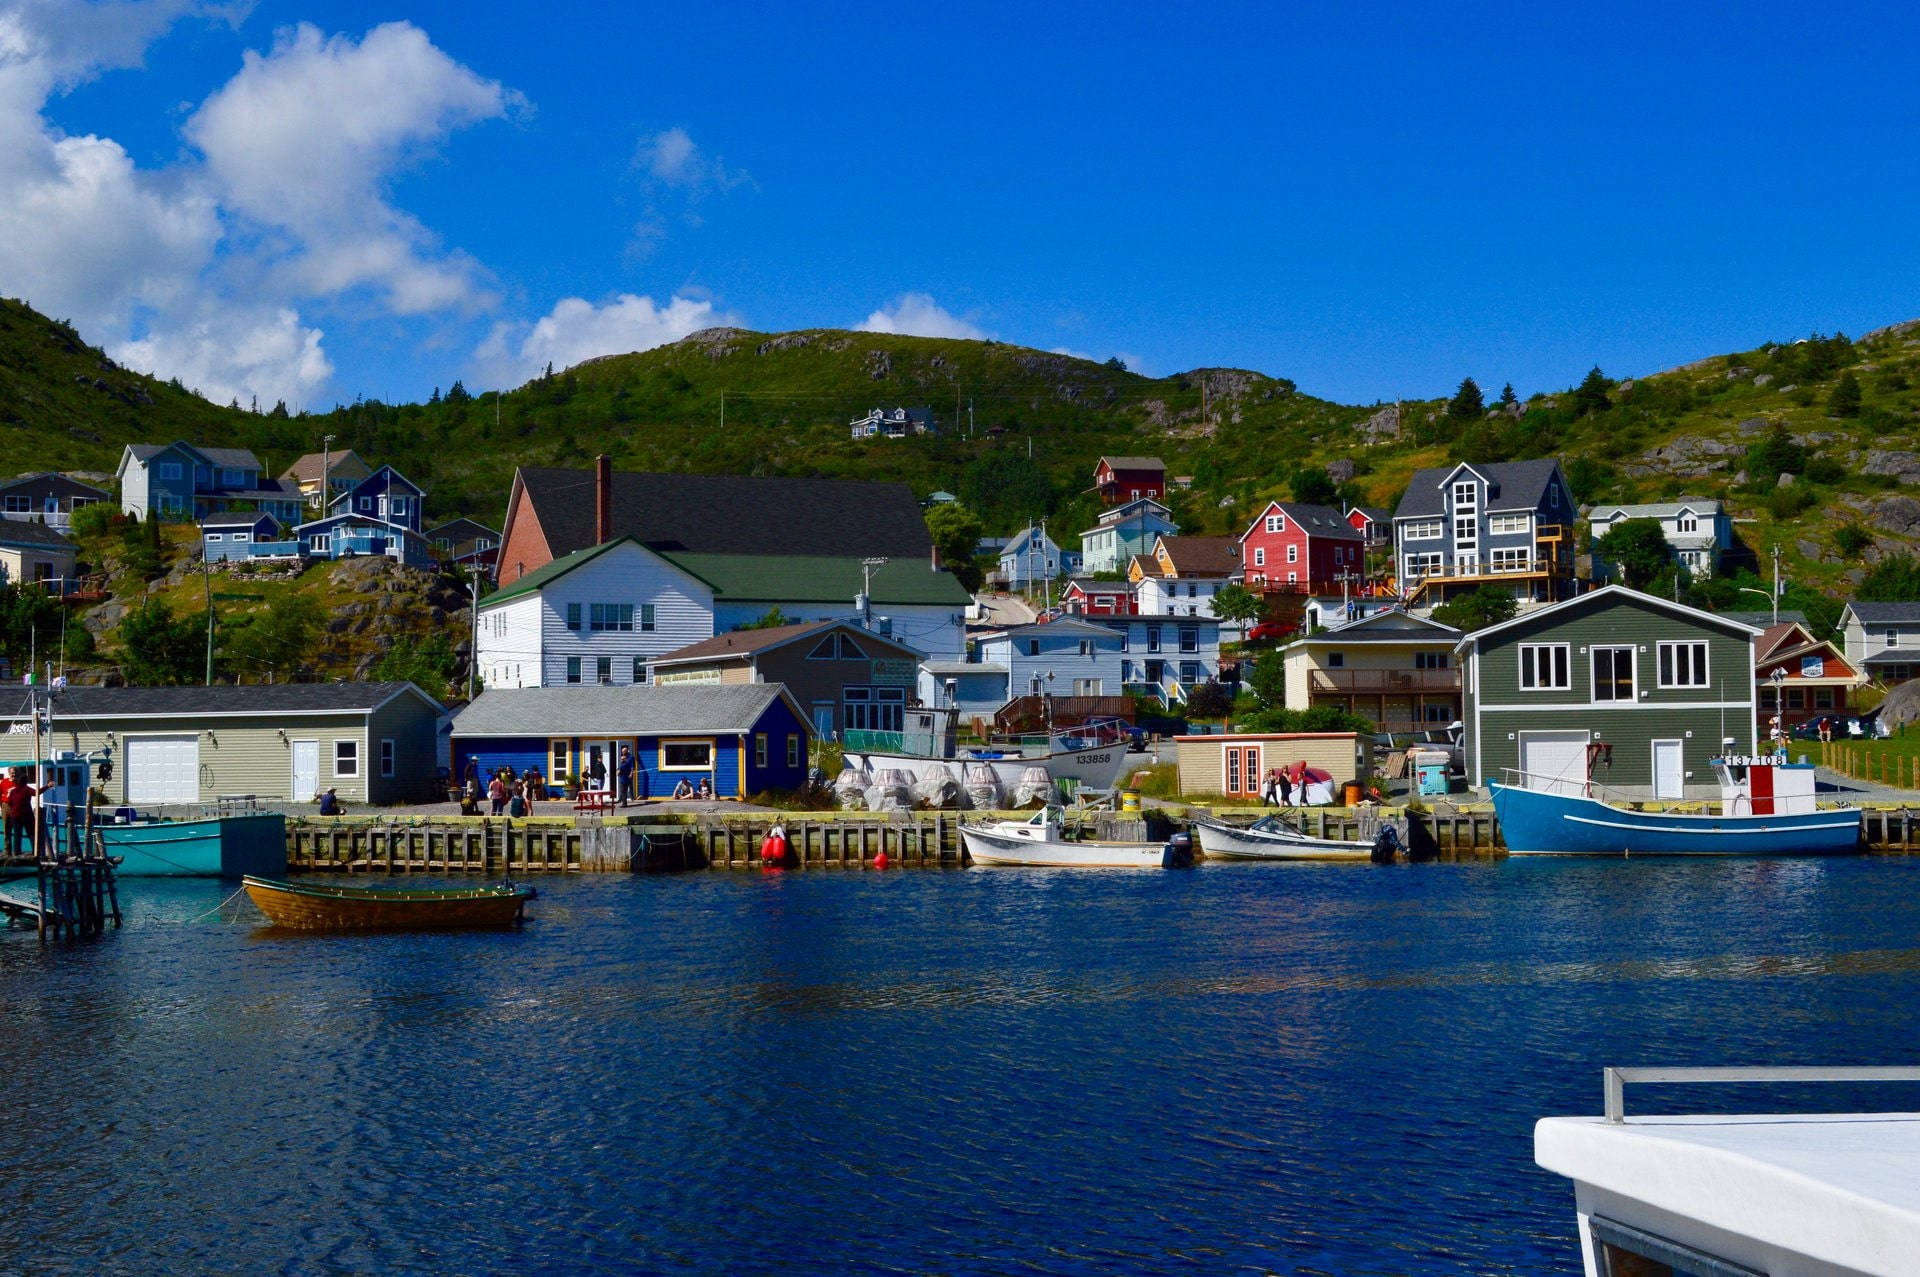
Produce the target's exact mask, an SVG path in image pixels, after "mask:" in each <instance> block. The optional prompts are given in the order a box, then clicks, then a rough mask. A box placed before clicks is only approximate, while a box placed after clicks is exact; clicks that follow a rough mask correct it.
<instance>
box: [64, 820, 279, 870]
mask: <svg viewBox="0 0 1920 1277" xmlns="http://www.w3.org/2000/svg"><path fill="white" fill-rule="evenodd" d="M94 832H95V833H97V834H98V835H99V836H100V841H101V842H103V843H104V844H106V850H107V854H108V855H109V856H118V857H120V875H121V876H122V877H132V878H241V877H245V876H246V875H248V874H252V875H254V876H255V877H267V878H277V877H282V876H284V875H285V874H286V872H287V818H286V817H285V816H283V815H281V814H280V813H279V812H266V813H258V814H249V815H238V816H210V817H208V818H206V819H205V820H154V821H139V822H135V823H133V824H128V825H95V826H94Z"/></svg>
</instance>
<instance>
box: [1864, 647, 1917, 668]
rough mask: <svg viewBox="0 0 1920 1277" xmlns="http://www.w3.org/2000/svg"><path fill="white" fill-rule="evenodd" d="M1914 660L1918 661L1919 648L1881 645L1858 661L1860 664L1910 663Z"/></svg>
mask: <svg viewBox="0 0 1920 1277" xmlns="http://www.w3.org/2000/svg"><path fill="white" fill-rule="evenodd" d="M1915 661H1920V648H1913V647H1883V648H1881V649H1880V650H1879V651H1877V652H1874V653H1872V654H1871V655H1869V656H1868V657H1867V658H1866V659H1865V660H1863V661H1861V662H1860V663H1861V664H1862V665H1912V664H1913V663H1914V662H1915Z"/></svg>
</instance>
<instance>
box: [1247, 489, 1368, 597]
mask: <svg viewBox="0 0 1920 1277" xmlns="http://www.w3.org/2000/svg"><path fill="white" fill-rule="evenodd" d="M1240 562H1241V564H1242V570H1243V571H1244V572H1245V574H1246V582H1247V588H1248V589H1250V590H1258V591H1264V592H1266V593H1284V594H1338V593H1340V585H1341V578H1342V577H1343V576H1345V577H1348V578H1349V579H1348V581H1347V586H1348V588H1349V589H1350V590H1352V591H1353V592H1354V593H1358V592H1359V590H1360V588H1361V587H1362V586H1363V585H1365V584H1366V538H1365V536H1364V535H1363V534H1362V533H1361V532H1360V531H1359V530H1358V529H1356V528H1355V527H1354V526H1353V525H1352V524H1351V523H1349V522H1347V517H1346V516H1345V515H1343V514H1341V513H1340V511H1338V510H1336V509H1334V508H1333V507H1332V506H1325V505H1303V504H1301V503H1299V502H1297V501H1270V502H1268V503H1267V508H1266V509H1264V510H1262V511H1260V513H1258V514H1256V515H1254V516H1253V522H1251V523H1249V524H1248V525H1247V530H1246V531H1245V532H1242V533H1241V534H1240Z"/></svg>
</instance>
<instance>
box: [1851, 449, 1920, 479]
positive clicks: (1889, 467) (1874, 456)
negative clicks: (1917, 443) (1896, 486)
mask: <svg viewBox="0 0 1920 1277" xmlns="http://www.w3.org/2000/svg"><path fill="white" fill-rule="evenodd" d="M1860 473H1861V474H1877V475H1893V476H1895V477H1896V478H1898V479H1899V480H1900V482H1902V483H1920V453H1914V452H1896V451H1889V450H1883V449H1880V448H1873V449H1870V450H1868V452H1867V455H1866V456H1865V457H1864V458H1862V459H1861V461H1860Z"/></svg>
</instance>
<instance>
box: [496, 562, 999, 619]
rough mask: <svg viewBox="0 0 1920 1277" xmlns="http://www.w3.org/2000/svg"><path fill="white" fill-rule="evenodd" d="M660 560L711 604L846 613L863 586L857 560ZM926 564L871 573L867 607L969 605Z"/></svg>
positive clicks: (945, 576)
mask: <svg viewBox="0 0 1920 1277" xmlns="http://www.w3.org/2000/svg"><path fill="white" fill-rule="evenodd" d="M661 557H662V558H664V559H666V560H667V561H668V562H669V563H672V564H675V565H676V566H678V567H680V568H682V569H684V570H685V571H688V572H691V573H692V574H693V575H695V576H697V577H699V578H700V579H701V580H702V581H705V582H706V583H707V584H709V585H711V586H712V587H713V596H714V598H715V599H718V600H720V601H722V602H732V603H742V602H745V603H788V602H792V603H845V604H846V605H847V606H849V607H851V606H853V599H854V596H855V595H857V594H858V593H860V591H861V589H862V588H863V587H864V586H865V584H866V581H865V577H864V574H863V573H862V572H861V569H860V560H859V559H858V558H857V557H842V556H835V555H801V554H678V553H673V554H663V555H661ZM928 562H929V561H928V559H927V558H926V557H920V558H911V559H891V560H889V561H888V562H886V563H883V564H881V565H880V566H879V567H877V568H875V569H874V570H873V597H872V603H873V606H874V607H883V606H887V605H891V604H901V603H929V604H948V605H951V606H954V607H965V606H966V605H967V604H968V603H971V602H972V601H973V596H972V595H971V594H968V593H967V590H966V587H965V586H963V585H961V584H960V582H959V581H957V580H955V579H954V575H953V573H951V572H945V571H942V572H935V571H933V570H932V568H931V567H930V566H929V565H928ZM522 579H523V580H524V579H525V578H522ZM514 584H515V585H518V584H519V582H518V581H516V582H514Z"/></svg>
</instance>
